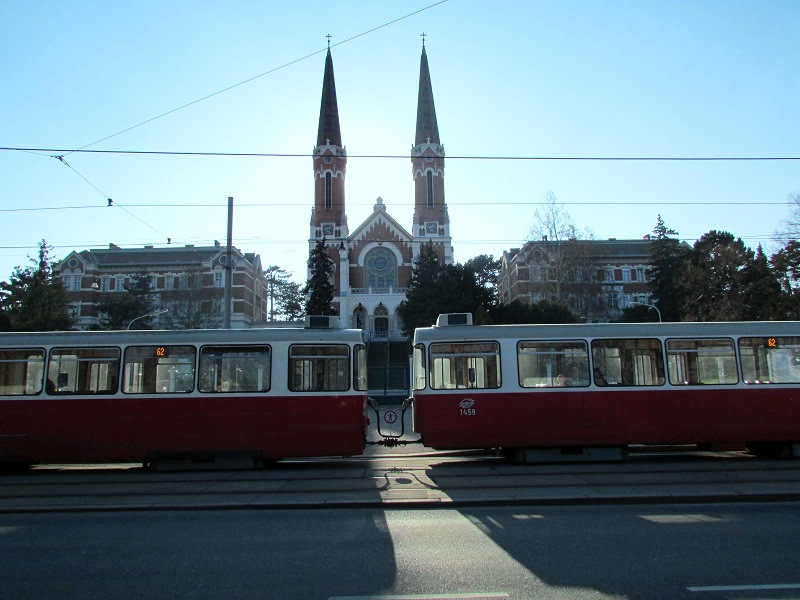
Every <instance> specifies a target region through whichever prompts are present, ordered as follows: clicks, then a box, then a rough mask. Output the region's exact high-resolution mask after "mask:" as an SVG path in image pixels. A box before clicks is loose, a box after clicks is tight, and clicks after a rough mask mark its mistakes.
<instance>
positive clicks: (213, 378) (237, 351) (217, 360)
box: [198, 346, 272, 392]
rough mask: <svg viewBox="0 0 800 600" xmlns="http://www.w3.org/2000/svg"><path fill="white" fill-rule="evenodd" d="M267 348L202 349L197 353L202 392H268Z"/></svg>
mask: <svg viewBox="0 0 800 600" xmlns="http://www.w3.org/2000/svg"><path fill="white" fill-rule="evenodd" d="M271 362H272V360H271V353H270V347H269V346H204V347H203V348H201V349H200V382H199V384H198V389H199V390H200V391H201V392H267V391H269V388H270V370H271V368H272V365H271Z"/></svg>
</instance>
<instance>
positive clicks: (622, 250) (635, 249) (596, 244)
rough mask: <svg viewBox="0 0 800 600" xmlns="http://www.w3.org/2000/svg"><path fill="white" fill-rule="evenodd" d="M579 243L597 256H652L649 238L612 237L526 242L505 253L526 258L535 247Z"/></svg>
mask: <svg viewBox="0 0 800 600" xmlns="http://www.w3.org/2000/svg"><path fill="white" fill-rule="evenodd" d="M569 243H579V244H585V246H586V253H587V254H588V255H589V256H592V257H595V258H604V259H607V260H613V259H615V258H619V259H623V258H643V257H644V258H648V259H649V257H650V249H651V247H652V243H653V242H652V241H651V240H648V239H632V240H618V239H616V238H611V239H608V240H563V241H550V240H547V241H545V240H539V241H531V242H526V243H525V245H524V246H523V247H522V250H518V249H516V248H513V249H512V250H510V251H508V252H505V253H504V255H505V256H506V257H507V260H508V261H512V260H514V259H516V258H518V257H520V258H524V257H525V255H527V254H528V253H529V252H531V250H532V249H533V248H541V249H542V250H544V251H545V252H547V251H548V250H549V249H555V248H558V247H560V246H563V245H564V244H569Z"/></svg>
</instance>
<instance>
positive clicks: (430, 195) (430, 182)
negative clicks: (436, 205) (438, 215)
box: [426, 171, 433, 208]
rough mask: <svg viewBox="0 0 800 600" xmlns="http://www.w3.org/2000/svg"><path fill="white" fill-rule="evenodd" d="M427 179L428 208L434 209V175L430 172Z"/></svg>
mask: <svg viewBox="0 0 800 600" xmlns="http://www.w3.org/2000/svg"><path fill="white" fill-rule="evenodd" d="M426 177H427V180H428V208H433V173H431V172H430V171H428V173H427V174H426Z"/></svg>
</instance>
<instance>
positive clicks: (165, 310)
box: [128, 308, 169, 329]
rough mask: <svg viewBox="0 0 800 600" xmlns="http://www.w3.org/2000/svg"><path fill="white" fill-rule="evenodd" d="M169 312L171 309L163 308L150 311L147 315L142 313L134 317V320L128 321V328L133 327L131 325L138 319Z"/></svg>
mask: <svg viewBox="0 0 800 600" xmlns="http://www.w3.org/2000/svg"><path fill="white" fill-rule="evenodd" d="M168 312H169V310H167V309H166V308H165V309H163V310H157V311H155V312H150V313H147V314H146V315H142V316H140V317H136V318H135V319H133V320H132V321H131V322H130V323H128V329H130V328H131V325H133V324H134V323H135V322H136V321H138V320H139V319H146V318H147V317H157V316H158V315H163V314H164V313H168Z"/></svg>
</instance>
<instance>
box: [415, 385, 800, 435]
mask: <svg viewBox="0 0 800 600" xmlns="http://www.w3.org/2000/svg"><path fill="white" fill-rule="evenodd" d="M465 392H466V393H465ZM476 392H477V393H470V392H469V391H468V390H460V391H458V392H435V393H428V394H426V393H423V392H417V393H416V394H415V397H414V420H415V429H416V430H417V431H419V432H420V433H421V435H422V442H423V443H424V444H425V445H426V446H429V447H431V448H435V449H440V450H445V449H459V448H536V447H539V448H542V447H568V446H627V445H634V444H704V445H709V446H718V447H723V446H730V445H741V446H744V445H745V444H747V445H752V446H755V445H756V444H766V443H797V442H798V441H800V390H798V389H797V388H796V387H794V388H778V387H770V386H759V389H757V390H754V389H752V388H750V389H747V388H738V389H731V388H729V389H720V388H717V389H685V390H676V389H665V390H646V391H643V390H614V391H605V390H595V389H592V390H581V391H577V390H576V391H571V390H555V391H546V390H542V391H539V390H532V391H524V392H522V391H521V392H517V393H513V392H506V393H487V392H483V393H481V392H479V391H476Z"/></svg>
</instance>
